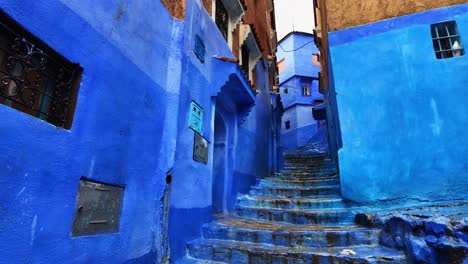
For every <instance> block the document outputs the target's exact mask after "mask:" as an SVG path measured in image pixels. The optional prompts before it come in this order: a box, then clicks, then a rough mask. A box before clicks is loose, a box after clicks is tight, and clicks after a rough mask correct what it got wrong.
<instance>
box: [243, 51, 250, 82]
mask: <svg viewBox="0 0 468 264" xmlns="http://www.w3.org/2000/svg"><path fill="white" fill-rule="evenodd" d="M241 52H242V54H241V55H242V65H241V68H242V70H244V73H245V74H247V76H248V75H249V59H250V50H249V47H247V45H246V44H243V45H242V47H241Z"/></svg>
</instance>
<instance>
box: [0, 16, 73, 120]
mask: <svg viewBox="0 0 468 264" xmlns="http://www.w3.org/2000/svg"><path fill="white" fill-rule="evenodd" d="M81 72H82V69H81V67H80V66H78V65H77V64H73V63H71V62H70V61H68V60H67V59H65V58H64V57H62V56H61V55H60V54H58V53H57V52H56V51H54V50H53V49H52V48H50V47H49V46H47V45H46V44H45V43H44V42H42V41H41V40H39V39H38V38H36V37H34V36H33V35H31V34H30V33H29V32H27V31H26V30H25V29H24V28H22V27H21V26H20V25H18V24H17V23H16V22H15V21H13V20H12V19H11V18H10V17H8V16H7V15H6V14H4V13H2V12H0V103H1V104H4V105H6V106H9V107H11V108H14V109H17V110H19V111H21V112H24V113H26V114H29V115H32V116H34V117H37V118H39V119H42V120H44V121H47V122H49V123H51V124H53V125H55V126H57V127H63V128H66V129H69V128H71V124H72V121H73V115H74V112H75V104H76V99H77V94H78V86H79V82H80V76H81Z"/></svg>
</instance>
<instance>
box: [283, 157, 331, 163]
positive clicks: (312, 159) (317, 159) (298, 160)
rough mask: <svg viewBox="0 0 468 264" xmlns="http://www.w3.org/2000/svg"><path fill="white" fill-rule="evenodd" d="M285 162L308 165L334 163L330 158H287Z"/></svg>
mask: <svg viewBox="0 0 468 264" xmlns="http://www.w3.org/2000/svg"><path fill="white" fill-rule="evenodd" d="M284 162H301V163H308V162H315V163H320V162H334V160H332V159H331V158H330V157H297V156H296V157H285V158H284Z"/></svg>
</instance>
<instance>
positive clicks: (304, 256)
mask: <svg viewBox="0 0 468 264" xmlns="http://www.w3.org/2000/svg"><path fill="white" fill-rule="evenodd" d="M188 250H189V254H190V255H191V256H193V257H196V258H199V259H206V260H215V261H222V262H226V263H239V264H240V263H249V264H251V263H252V264H309V263H314V264H316V263H320V264H345V263H346V264H349V263H402V262H401V260H397V261H375V260H365V259H353V260H351V259H350V258H349V257H347V256H345V255H339V256H329V255H319V254H314V253H313V252H310V253H277V252H272V253H269V254H266V253H265V252H255V251H253V250H252V251H251V250H249V249H248V248H241V249H237V248H230V247H223V246H212V245H189V247H188Z"/></svg>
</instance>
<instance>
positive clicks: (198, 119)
mask: <svg viewBox="0 0 468 264" xmlns="http://www.w3.org/2000/svg"><path fill="white" fill-rule="evenodd" d="M202 122H203V108H201V107H200V106H199V105H198V104H197V103H195V102H194V101H192V103H191V104H190V112H189V128H191V129H193V130H194V131H195V132H197V133H198V134H201V133H202Z"/></svg>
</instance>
